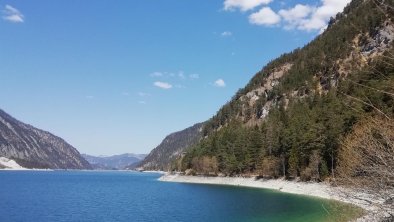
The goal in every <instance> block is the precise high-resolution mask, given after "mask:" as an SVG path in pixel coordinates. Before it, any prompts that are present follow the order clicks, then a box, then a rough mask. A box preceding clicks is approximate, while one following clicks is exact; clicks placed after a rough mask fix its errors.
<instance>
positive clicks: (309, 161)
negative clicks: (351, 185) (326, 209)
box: [182, 0, 394, 180]
mask: <svg viewBox="0 0 394 222" xmlns="http://www.w3.org/2000/svg"><path fill="white" fill-rule="evenodd" d="M386 2H389V4H391V5H393V4H392V1H386ZM386 9H387V11H386V13H382V11H381V10H382V9H381V7H380V6H379V5H378V4H376V1H372V0H369V1H362V0H354V1H352V3H351V4H350V5H349V6H348V7H346V9H345V11H344V13H342V14H338V15H337V16H336V18H335V19H334V20H332V22H331V23H330V26H329V27H328V30H327V31H326V32H324V33H323V34H322V35H320V36H319V37H317V38H316V39H315V40H314V41H312V42H311V43H309V44H308V45H306V46H305V47H304V48H302V49H296V50H294V51H293V52H292V53H289V54H284V55H282V56H281V57H279V58H278V59H276V60H274V61H272V62H270V63H269V64H267V66H266V67H265V68H263V70H261V71H260V72H259V73H257V74H256V75H255V76H254V77H253V78H252V80H251V81H250V82H249V84H248V85H247V86H246V87H245V88H243V89H240V90H239V91H238V92H237V93H236V95H235V96H234V97H233V98H232V100H231V101H230V102H228V103H227V104H226V105H224V106H223V107H222V109H221V110H219V112H218V113H217V114H216V115H215V116H214V117H213V118H212V119H211V120H209V121H208V122H207V123H206V124H205V127H204V131H203V132H204V133H203V134H204V136H205V139H203V141H202V142H200V143H199V144H197V145H195V146H193V147H192V148H190V150H189V151H188V153H187V154H186V156H185V157H184V158H183V159H182V169H183V170H185V169H189V168H193V164H192V161H193V158H195V157H197V158H203V157H209V158H213V157H215V158H216V160H217V165H218V171H219V172H220V173H223V174H225V175H235V174H258V175H260V176H268V177H279V176H283V174H285V176H287V177H298V176H302V178H303V179H305V180H309V179H314V180H322V179H324V178H326V177H327V176H329V175H330V173H331V174H332V173H333V172H334V169H335V167H336V165H337V155H338V148H339V145H340V141H341V138H343V137H344V136H346V135H347V134H348V133H349V132H350V130H351V128H352V127H353V125H354V124H355V123H356V122H357V121H358V120H359V119H360V118H361V117H363V116H366V115H385V116H386V117H392V116H394V97H393V95H394V93H393V91H394V88H393V86H394V65H393V57H394V56H393V55H394V50H393V49H392V48H393V47H391V50H389V51H388V52H386V54H385V55H384V56H383V57H380V59H375V60H371V61H368V64H367V65H365V66H364V67H363V68H362V69H361V70H360V69H359V68H358V67H357V68H354V69H350V70H349V73H348V75H347V76H346V77H340V76H339V71H338V70H339V67H338V65H337V62H338V61H339V60H343V59H345V58H348V57H349V55H350V54H351V53H352V52H353V51H354V49H353V48H352V47H353V46H352V45H353V44H354V42H353V40H354V39H355V38H356V37H357V36H362V35H364V34H365V33H367V34H365V35H370V36H373V35H375V34H376V30H378V29H379V28H380V27H381V26H382V25H383V21H385V20H387V17H394V12H393V11H392V10H391V8H390V7H388V8H386ZM361 41H366V40H365V39H364V40H363V38H362V37H361ZM287 63H289V64H292V67H291V69H290V70H289V71H288V73H287V74H286V75H285V76H284V77H282V79H280V83H279V84H278V85H276V86H275V87H274V88H273V89H272V90H269V91H268V92H267V93H266V94H263V95H261V96H260V97H259V99H258V100H257V101H256V102H255V103H254V104H253V105H252V106H250V105H249V103H248V102H245V101H243V99H242V98H244V97H245V95H246V94H247V93H249V92H251V91H253V90H254V89H257V88H259V87H261V86H262V85H264V83H265V81H266V78H267V77H268V76H269V75H270V73H272V71H274V70H277V68H278V67H281V66H283V65H284V64H287ZM350 65H354V64H350ZM332 82H334V83H332ZM317 85H319V86H321V87H322V90H323V93H320V92H319V90H317V89H316V86H317ZM294 92H295V93H296V94H297V96H290V95H292V94H294ZM387 92H389V93H387ZM390 93H391V94H390ZM267 102H270V103H272V107H271V110H270V112H269V114H268V116H266V117H265V118H264V121H260V122H258V124H257V125H256V126H252V127H251V126H250V124H249V125H248V124H245V123H249V120H250V119H253V118H254V119H259V118H260V117H261V115H262V113H261V110H262V108H263V107H264V105H265V104H266V103H267ZM193 169H194V170H195V171H196V172H197V173H203V172H199V170H198V169H196V168H193Z"/></svg>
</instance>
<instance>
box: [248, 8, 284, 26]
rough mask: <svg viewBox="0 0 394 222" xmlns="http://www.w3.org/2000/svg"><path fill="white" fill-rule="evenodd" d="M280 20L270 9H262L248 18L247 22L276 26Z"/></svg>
mask: <svg viewBox="0 0 394 222" xmlns="http://www.w3.org/2000/svg"><path fill="white" fill-rule="evenodd" d="M280 20H281V18H280V16H279V15H278V14H276V13H275V12H274V11H272V9H271V8H270V7H263V8H262V9H260V11H258V12H255V13H253V14H251V15H250V16H249V22H250V23H252V24H256V25H268V26H270V25H276V24H278V23H279V22H280Z"/></svg>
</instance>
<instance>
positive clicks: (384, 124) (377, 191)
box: [337, 117, 394, 216]
mask: <svg viewBox="0 0 394 222" xmlns="http://www.w3.org/2000/svg"><path fill="white" fill-rule="evenodd" d="M337 172H338V173H339V178H337V179H338V180H337V181H338V182H339V183H341V185H344V186H348V187H351V188H353V189H356V190H360V191H362V192H363V193H365V192H367V193H369V194H371V195H373V196H374V197H376V198H379V199H382V200H385V203H386V204H385V205H386V206H384V209H385V210H387V209H391V211H390V210H388V212H387V213H389V214H390V215H392V216H393V213H394V204H393V200H394V121H393V120H387V119H384V118H381V117H379V118H377V117H369V118H366V119H365V120H362V121H360V122H359V123H358V124H356V125H355V127H354V129H353V131H352V132H351V133H350V134H349V135H348V136H347V137H346V138H345V139H344V141H343V142H342V146H341V149H340V152H339V166H338V170H337Z"/></svg>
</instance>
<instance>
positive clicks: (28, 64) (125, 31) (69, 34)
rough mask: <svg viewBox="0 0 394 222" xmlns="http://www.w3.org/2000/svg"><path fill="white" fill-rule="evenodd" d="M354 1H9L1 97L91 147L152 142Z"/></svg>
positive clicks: (3, 5) (203, 113) (14, 111)
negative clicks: (347, 3)
mask: <svg viewBox="0 0 394 222" xmlns="http://www.w3.org/2000/svg"><path fill="white" fill-rule="evenodd" d="M344 2H345V3H344ZM346 2H349V1H348V0H345V1H344V0H323V1H320V0H308V1H301V0H291V1H277V0H206V1H201V0H187V1H184V0H161V1H157V0H132V1H109V0H85V1H79V0H58V1H53V0H40V1H26V0H15V1H11V0H9V1H5V0H0V13H1V19H0V84H1V87H0V101H1V106H0V108H1V109H3V110H4V111H6V112H8V113H9V114H11V115H13V116H14V117H16V118H18V119H20V120H21V121H24V122H26V123H29V124H32V125H34V126H36V127H38V128H41V129H45V130H47V131H50V132H52V133H54V134H55V135H58V136H60V137H62V138H64V139H65V140H66V141H67V142H69V143H70V144H72V145H73V146H75V147H76V148H77V149H78V150H79V151H80V152H83V153H89V154H94V155H110V154H118V153H125V152H134V153H148V152H149V151H150V150H151V149H153V148H154V147H155V146H157V145H158V144H159V143H160V142H161V140H162V139H163V138H164V137H165V136H166V135H167V134H169V133H172V132H174V131H178V130H182V129H184V128H186V127H189V126H191V125H193V124H194V123H197V122H201V121H205V120H207V119H209V118H210V117H212V116H213V115H214V114H215V113H216V111H217V110H218V109H219V108H220V107H221V106H222V105H223V104H224V103H225V102H226V101H228V100H229V99H230V98H231V97H232V96H233V95H234V93H235V92H236V91H237V90H238V89H239V88H241V87H244V86H245V84H246V83H247V82H248V81H249V80H250V78H251V77H252V76H253V75H254V74H255V73H256V72H257V71H259V70H260V69H261V68H262V67H263V66H264V65H265V64H266V63H267V62H268V61H270V60H272V59H274V58H275V57H277V56H279V55H280V54H282V53H284V52H289V51H291V50H293V49H295V48H297V47H302V46H303V45H304V44H306V43H307V42H309V41H310V40H312V39H313V38H314V37H315V36H316V35H317V34H318V33H319V32H321V30H322V29H324V26H325V24H326V22H327V20H328V19H329V17H330V16H331V15H335V14H336V12H338V11H340V10H341V9H342V8H343V6H344V5H345V4H346Z"/></svg>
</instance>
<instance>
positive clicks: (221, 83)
mask: <svg viewBox="0 0 394 222" xmlns="http://www.w3.org/2000/svg"><path fill="white" fill-rule="evenodd" d="M214 85H215V86H216V87H225V86H226V83H225V82H224V80H223V79H218V80H216V81H215V83H214Z"/></svg>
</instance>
